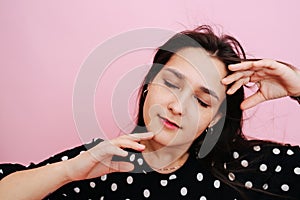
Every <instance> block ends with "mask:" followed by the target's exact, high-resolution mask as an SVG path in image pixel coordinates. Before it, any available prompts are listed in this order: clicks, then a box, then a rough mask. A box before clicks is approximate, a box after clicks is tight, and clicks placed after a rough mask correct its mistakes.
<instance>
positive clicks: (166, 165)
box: [142, 141, 189, 173]
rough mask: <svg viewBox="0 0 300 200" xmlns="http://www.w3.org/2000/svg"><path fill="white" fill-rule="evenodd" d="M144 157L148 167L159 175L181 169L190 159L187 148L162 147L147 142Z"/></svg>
mask: <svg viewBox="0 0 300 200" xmlns="http://www.w3.org/2000/svg"><path fill="white" fill-rule="evenodd" d="M144 144H145V145H146V149H145V150H144V151H143V153H142V154H143V156H144V159H145V161H146V162H147V163H148V165H149V166H150V167H151V168H153V169H154V170H155V171H158V172H159V173H169V172H172V171H175V170H177V169H178V168H180V167H181V166H182V165H183V164H184V163H185V162H186V160H187V159H188V156H189V154H188V152H187V148H184V147H182V146H180V147H179V146H173V147H168V146H161V145H159V144H157V143H155V142H153V141H152V142H150V141H148V142H145V143H144Z"/></svg>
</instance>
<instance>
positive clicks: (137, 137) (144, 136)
mask: <svg viewBox="0 0 300 200" xmlns="http://www.w3.org/2000/svg"><path fill="white" fill-rule="evenodd" d="M126 136H127V137H129V138H131V139H133V140H134V141H141V140H149V139H151V138H153V136H154V134H153V133H152V132H145V133H132V134H128V135H126ZM126 136H125V137H126Z"/></svg>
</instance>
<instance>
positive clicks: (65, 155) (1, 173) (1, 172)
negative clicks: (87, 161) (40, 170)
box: [0, 139, 102, 180]
mask: <svg viewBox="0 0 300 200" xmlns="http://www.w3.org/2000/svg"><path fill="white" fill-rule="evenodd" d="M101 141H102V140H101V139H93V141H92V142H90V143H88V144H84V145H81V146H78V147H75V148H73V149H69V150H66V151H63V152H61V153H58V154H56V155H54V156H52V157H50V158H48V159H46V160H44V161H42V162H40V163H38V164H35V163H30V165H28V166H24V165H20V164H13V163H2V164H0V180H1V179H3V178H4V177H5V176H8V175H9V174H11V173H14V172H17V171H21V170H26V169H33V168H37V167H41V166H44V165H47V164H51V163H55V162H59V161H62V160H66V159H69V158H73V157H76V156H77V155H78V154H80V153H81V152H82V151H86V150H87V149H90V148H92V147H94V146H96V145H97V144H99V143H100V142H101Z"/></svg>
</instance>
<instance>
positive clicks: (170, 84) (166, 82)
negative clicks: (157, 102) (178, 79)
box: [164, 79, 179, 89]
mask: <svg viewBox="0 0 300 200" xmlns="http://www.w3.org/2000/svg"><path fill="white" fill-rule="evenodd" d="M164 84H165V85H166V86H167V87H169V88H175V89H179V87H177V86H176V85H174V84H172V83H170V82H169V81H167V80H165V79H164Z"/></svg>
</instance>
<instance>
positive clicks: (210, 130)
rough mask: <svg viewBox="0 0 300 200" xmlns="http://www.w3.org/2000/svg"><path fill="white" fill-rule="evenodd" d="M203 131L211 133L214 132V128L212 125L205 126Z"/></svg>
mask: <svg viewBox="0 0 300 200" xmlns="http://www.w3.org/2000/svg"><path fill="white" fill-rule="evenodd" d="M205 132H206V133H207V134H210V135H212V134H213V132H214V128H213V127H207V128H206V129H205Z"/></svg>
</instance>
